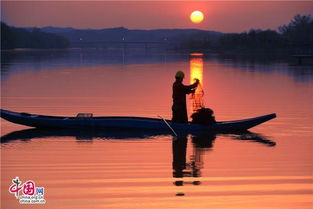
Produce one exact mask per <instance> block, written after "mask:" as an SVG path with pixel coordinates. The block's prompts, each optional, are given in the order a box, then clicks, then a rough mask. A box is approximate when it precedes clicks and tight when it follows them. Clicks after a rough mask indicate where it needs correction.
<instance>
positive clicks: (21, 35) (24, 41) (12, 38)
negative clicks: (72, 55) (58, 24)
mask: <svg viewBox="0 0 313 209" xmlns="http://www.w3.org/2000/svg"><path fill="white" fill-rule="evenodd" d="M68 46H69V41H68V40H67V39H66V38H65V37H62V36H59V35H56V34H52V33H47V32H43V31H41V30H40V29H38V28H34V29H32V30H31V31H28V30H26V29H23V28H16V27H11V26H8V25H7V24H6V23H4V22H1V49H15V48H40V49H48V48H67V47H68Z"/></svg>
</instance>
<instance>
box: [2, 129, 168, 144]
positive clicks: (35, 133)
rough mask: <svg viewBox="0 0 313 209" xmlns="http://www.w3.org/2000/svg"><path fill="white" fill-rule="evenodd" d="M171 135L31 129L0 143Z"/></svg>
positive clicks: (92, 130) (150, 132)
mask: <svg viewBox="0 0 313 209" xmlns="http://www.w3.org/2000/svg"><path fill="white" fill-rule="evenodd" d="M166 135H171V133H170V131H157V130H143V129H138V130H136V129H117V130H116V129H101V130H94V129H85V130H84V129H39V128H31V129H25V130H21V131H14V132H11V133H9V134H6V135H4V136H2V137H1V143H7V142H10V141H14V140H23V141H27V140H31V139H45V138H59V137H74V138H76V140H77V141H78V142H79V141H82V140H93V139H125V140H127V139H148V138H153V137H156V136H166Z"/></svg>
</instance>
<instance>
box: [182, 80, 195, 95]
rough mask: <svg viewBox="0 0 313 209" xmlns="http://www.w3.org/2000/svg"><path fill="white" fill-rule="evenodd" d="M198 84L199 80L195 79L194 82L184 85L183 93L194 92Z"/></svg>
mask: <svg viewBox="0 0 313 209" xmlns="http://www.w3.org/2000/svg"><path fill="white" fill-rule="evenodd" d="M198 84H199V80H198V79H196V82H194V83H193V84H191V85H187V86H185V85H184V89H185V93H186V94H190V93H194V92H195V90H194V89H195V88H196V87H197V86H198Z"/></svg>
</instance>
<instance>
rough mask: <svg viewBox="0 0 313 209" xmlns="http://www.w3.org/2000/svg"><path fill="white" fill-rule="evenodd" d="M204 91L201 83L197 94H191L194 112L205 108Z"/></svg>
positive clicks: (196, 91)
mask: <svg viewBox="0 0 313 209" xmlns="http://www.w3.org/2000/svg"><path fill="white" fill-rule="evenodd" d="M203 95H204V91H203V88H202V85H201V83H199V84H198V86H197V88H196V89H195V92H194V93H192V94H191V97H190V100H191V104H192V112H197V111H198V110H199V109H201V108H204V102H203Z"/></svg>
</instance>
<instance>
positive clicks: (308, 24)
mask: <svg viewBox="0 0 313 209" xmlns="http://www.w3.org/2000/svg"><path fill="white" fill-rule="evenodd" d="M179 48H180V49H204V50H205V49H214V50H218V51H236V52H238V51H242V52H244V51H249V52H251V51H256V52H273V51H285V52H286V51H287V52H288V51H295V50H297V51H301V50H302V51H308V50H312V49H313V19H312V17H311V16H310V15H296V16H294V18H293V19H292V20H291V21H290V22H289V23H288V24H287V25H282V26H280V27H279V28H278V30H277V31H275V30H254V29H252V30H250V31H248V32H243V33H229V34H223V35H221V36H220V37H219V38H218V39H217V40H216V41H211V40H210V39H209V38H208V37H201V36H190V37H189V38H188V39H185V40H184V41H183V42H181V45H180V47H179Z"/></svg>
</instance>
